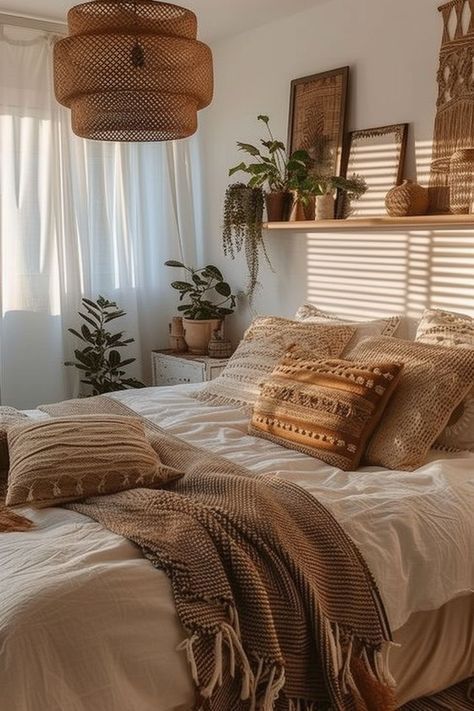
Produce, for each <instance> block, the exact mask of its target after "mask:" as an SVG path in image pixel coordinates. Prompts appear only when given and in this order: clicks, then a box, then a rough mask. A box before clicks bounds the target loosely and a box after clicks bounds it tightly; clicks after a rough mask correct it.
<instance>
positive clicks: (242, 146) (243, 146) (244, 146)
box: [237, 141, 260, 156]
mask: <svg viewBox="0 0 474 711" xmlns="http://www.w3.org/2000/svg"><path fill="white" fill-rule="evenodd" d="M237 145H238V147H239V151H245V153H248V154H249V155H251V156H259V155H260V151H259V150H258V148H257V147H256V146H252V144H251V143H241V142H240V141H237Z"/></svg>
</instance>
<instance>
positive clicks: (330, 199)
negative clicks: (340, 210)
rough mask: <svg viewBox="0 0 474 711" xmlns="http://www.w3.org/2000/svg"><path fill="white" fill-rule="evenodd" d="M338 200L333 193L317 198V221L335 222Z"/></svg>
mask: <svg viewBox="0 0 474 711" xmlns="http://www.w3.org/2000/svg"><path fill="white" fill-rule="evenodd" d="M335 210H336V200H335V197H334V195H333V194H332V193H326V194H325V195H317V196H316V220H318V221H320V220H334V213H335Z"/></svg>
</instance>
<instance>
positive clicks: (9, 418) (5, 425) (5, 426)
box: [0, 405, 26, 498]
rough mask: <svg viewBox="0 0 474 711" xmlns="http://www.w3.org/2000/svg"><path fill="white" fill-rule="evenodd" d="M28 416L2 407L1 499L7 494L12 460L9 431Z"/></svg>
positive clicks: (0, 413) (0, 431) (0, 437)
mask: <svg viewBox="0 0 474 711" xmlns="http://www.w3.org/2000/svg"><path fill="white" fill-rule="evenodd" d="M25 419H26V415H25V414H24V413H23V412H20V411H19V410H16V409H15V408H14V407H7V406H6V405H2V406H0V498H2V497H3V496H4V495H5V493H6V485H7V477H8V469H9V466H10V458H9V455H8V438H7V434H8V430H9V428H10V427H11V426H12V425H15V424H18V422H23V421H24V420H25Z"/></svg>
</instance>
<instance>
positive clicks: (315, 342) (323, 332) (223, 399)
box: [193, 316, 354, 408]
mask: <svg viewBox="0 0 474 711" xmlns="http://www.w3.org/2000/svg"><path fill="white" fill-rule="evenodd" d="M353 334H354V329H353V328H350V327H348V326H325V325H324V326H323V325H319V324H304V323H297V322H296V321H290V320H288V319H284V318H277V317H273V316H269V317H261V318H257V319H256V320H255V321H254V322H253V323H252V325H251V326H250V328H249V329H247V331H246V332H245V334H244V338H243V340H242V341H241V343H240V345H239V347H238V348H237V350H236V351H235V353H234V355H233V356H232V358H231V359H230V360H229V362H228V364H227V365H226V367H225V369H224V371H223V372H222V374H221V375H220V376H219V377H218V378H216V379H215V380H212V381H211V382H210V383H208V384H207V385H206V387H205V388H204V389H203V390H199V391H198V392H197V393H194V395H193V397H195V398H197V399H198V400H201V401H203V402H208V403H210V404H211V405H229V404H233V405H237V406H240V407H245V408H252V407H253V405H254V404H255V401H256V400H257V397H258V395H259V393H260V386H261V385H262V383H263V382H264V381H265V380H266V379H267V378H268V376H269V375H270V374H271V372H272V370H273V368H274V367H275V365H276V364H277V363H278V361H279V360H280V359H281V358H282V357H283V355H284V354H285V353H286V351H287V350H288V349H289V348H291V347H292V346H293V345H294V344H298V345H299V346H300V347H301V348H303V349H304V350H306V351H310V352H311V353H313V354H314V355H315V356H319V357H320V358H324V357H326V358H337V357H338V356H339V355H340V354H341V353H342V351H343V350H344V348H345V346H346V344H347V343H348V342H349V341H350V339H351V338H352V336H353Z"/></svg>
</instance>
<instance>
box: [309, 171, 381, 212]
mask: <svg viewBox="0 0 474 711" xmlns="http://www.w3.org/2000/svg"><path fill="white" fill-rule="evenodd" d="M312 180H313V181H314V187H313V190H314V191H316V190H317V193H316V192H315V194H316V220H318V221H319V220H334V219H335V218H336V191H338V192H339V195H340V198H341V200H342V201H343V202H342V204H343V205H344V202H345V204H346V209H347V207H348V206H349V207H350V203H351V200H354V199H357V198H360V197H361V196H362V195H363V194H364V193H365V192H366V191H367V184H366V182H365V180H364V178H362V177H361V176H360V175H353V176H351V177H350V178H343V177H341V176H338V175H319V176H316V175H315V176H312ZM348 216H349V215H344V217H348Z"/></svg>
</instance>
